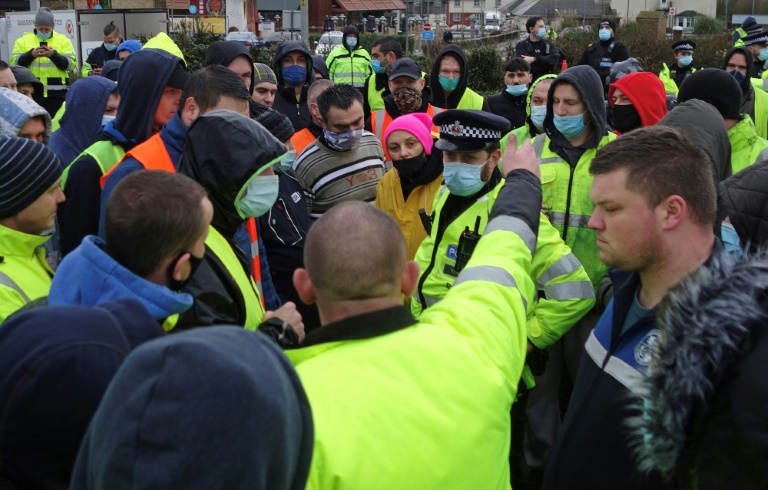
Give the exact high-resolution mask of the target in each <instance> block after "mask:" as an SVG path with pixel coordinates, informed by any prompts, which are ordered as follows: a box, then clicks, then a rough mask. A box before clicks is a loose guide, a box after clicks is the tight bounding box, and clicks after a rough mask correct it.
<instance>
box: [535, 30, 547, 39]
mask: <svg viewBox="0 0 768 490" xmlns="http://www.w3.org/2000/svg"><path fill="white" fill-rule="evenodd" d="M536 37H538V38H539V39H544V38H545V37H547V29H546V28H544V27H539V29H538V30H537V31H536Z"/></svg>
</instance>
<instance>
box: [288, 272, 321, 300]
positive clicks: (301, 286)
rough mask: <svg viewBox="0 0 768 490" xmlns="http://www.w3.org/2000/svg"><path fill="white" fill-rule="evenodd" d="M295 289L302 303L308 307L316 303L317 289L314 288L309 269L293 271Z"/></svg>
mask: <svg viewBox="0 0 768 490" xmlns="http://www.w3.org/2000/svg"><path fill="white" fill-rule="evenodd" d="M293 287H294V288H296V292H297V293H299V298H300V299H301V301H303V302H304V303H306V304H308V305H312V304H314V303H315V300H316V298H315V288H314V287H313V286H312V279H310V278H309V273H308V272H307V269H303V268H298V269H296V270H295V271H293Z"/></svg>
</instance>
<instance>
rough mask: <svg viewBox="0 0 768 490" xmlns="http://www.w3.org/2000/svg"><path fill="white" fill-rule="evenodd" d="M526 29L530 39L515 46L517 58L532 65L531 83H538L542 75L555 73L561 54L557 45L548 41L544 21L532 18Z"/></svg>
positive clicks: (527, 38)
mask: <svg viewBox="0 0 768 490" xmlns="http://www.w3.org/2000/svg"><path fill="white" fill-rule="evenodd" d="M525 29H526V30H527V31H528V37H526V38H525V39H523V40H522V41H520V42H519V43H517V44H516V45H515V56H518V57H520V58H523V59H524V60H525V61H527V62H528V64H530V65H531V75H533V79H532V80H531V81H536V79H538V78H539V77H540V76H542V75H546V74H548V73H554V71H555V65H556V64H557V61H558V60H559V59H560V53H559V52H558V51H557V48H556V47H555V44H554V43H553V42H552V41H550V40H549V39H547V28H546V27H545V26H544V19H542V18H541V17H531V18H530V19H528V20H527V21H526V22H525ZM550 32H551V31H550Z"/></svg>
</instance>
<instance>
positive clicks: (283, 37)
mask: <svg viewBox="0 0 768 490" xmlns="http://www.w3.org/2000/svg"><path fill="white" fill-rule="evenodd" d="M291 39H293V40H294V41H301V34H300V33H298V32H291V31H278V32H274V33H272V34H270V35H269V36H267V38H266V39H265V40H264V44H265V45H266V46H267V47H274V46H277V45H278V44H280V43H281V42H283V41H290V40H291Z"/></svg>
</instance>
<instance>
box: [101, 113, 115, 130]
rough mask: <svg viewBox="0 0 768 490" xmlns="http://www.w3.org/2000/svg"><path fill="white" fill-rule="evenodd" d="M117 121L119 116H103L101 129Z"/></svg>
mask: <svg viewBox="0 0 768 490" xmlns="http://www.w3.org/2000/svg"><path fill="white" fill-rule="evenodd" d="M115 119H117V116H107V115H106V114H105V115H103V116H101V127H102V128H103V127H104V126H106V125H107V124H109V123H111V122H112V121H114V120H115Z"/></svg>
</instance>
